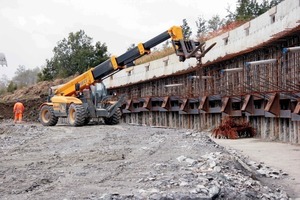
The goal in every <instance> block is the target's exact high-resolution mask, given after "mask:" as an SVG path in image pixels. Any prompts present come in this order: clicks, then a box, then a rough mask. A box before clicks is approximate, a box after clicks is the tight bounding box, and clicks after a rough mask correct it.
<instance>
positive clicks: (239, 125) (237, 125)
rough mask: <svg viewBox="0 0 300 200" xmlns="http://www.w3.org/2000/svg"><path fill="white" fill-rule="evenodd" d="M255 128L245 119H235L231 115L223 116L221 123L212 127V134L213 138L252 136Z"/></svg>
mask: <svg viewBox="0 0 300 200" xmlns="http://www.w3.org/2000/svg"><path fill="white" fill-rule="evenodd" d="M255 135H256V131H255V129H254V128H253V127H252V126H251V125H250V123H249V122H247V121H245V120H241V119H239V120H235V119H234V118H233V117H229V116H227V117H225V118H224V119H223V120H222V122H221V124H220V125H219V126H217V127H216V128H214V129H213V131H212V136H213V137H215V138H227V139H238V138H245V137H254V136H255Z"/></svg>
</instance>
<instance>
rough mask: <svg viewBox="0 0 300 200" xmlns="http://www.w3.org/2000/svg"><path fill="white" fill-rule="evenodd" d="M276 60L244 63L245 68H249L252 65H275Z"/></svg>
mask: <svg viewBox="0 0 300 200" xmlns="http://www.w3.org/2000/svg"><path fill="white" fill-rule="evenodd" d="M276 62H277V59H268V60H258V61H252V62H246V63H245V64H246V66H247V67H250V66H254V65H261V64H272V63H276Z"/></svg>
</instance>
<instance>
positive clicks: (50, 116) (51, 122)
mask: <svg viewBox="0 0 300 200" xmlns="http://www.w3.org/2000/svg"><path fill="white" fill-rule="evenodd" d="M39 120H40V122H41V123H42V124H43V125H44V126H55V125H56V124H57V121H58V117H56V116H55V115H54V110H53V107H52V106H48V105H44V106H43V107H42V108H41V110H40V113H39Z"/></svg>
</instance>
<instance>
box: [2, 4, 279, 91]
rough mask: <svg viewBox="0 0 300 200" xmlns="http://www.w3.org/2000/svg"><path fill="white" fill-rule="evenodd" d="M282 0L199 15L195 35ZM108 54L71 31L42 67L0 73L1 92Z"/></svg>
mask: <svg viewBox="0 0 300 200" xmlns="http://www.w3.org/2000/svg"><path fill="white" fill-rule="evenodd" d="M282 1H283V0H270V1H269V0H263V1H262V2H261V3H258V2H257V0H237V6H236V9H235V11H231V10H230V8H227V9H226V11H227V13H228V15H227V16H226V17H225V18H221V17H220V16H219V15H214V16H213V17H212V18H211V19H209V20H206V19H205V18H203V17H201V16H199V17H198V18H197V20H196V21H195V25H196V27H197V30H196V32H195V37H196V38H197V39H198V40H200V41H201V40H206V39H208V38H209V37H210V35H212V34H213V33H215V32H217V31H218V30H221V29H224V28H226V27H228V25H230V24H232V23H236V22H239V23H244V22H247V21H249V20H251V19H253V18H255V17H257V16H259V15H261V14H263V13H264V12H266V11H267V10H269V9H270V8H271V7H273V6H275V5H277V4H278V3H280V2H282ZM181 27H182V29H183V34H184V37H185V39H190V37H191V36H192V34H193V31H192V29H191V28H190V26H189V24H188V22H187V20H186V19H183V20H182V25H181ZM212 36H213V35H212ZM134 46H135V45H134V44H131V45H130V47H128V50H129V49H131V48H132V47H134ZM162 47H163V49H166V48H168V47H169V41H166V43H165V44H163V45H162ZM109 57H110V53H109V52H108V51H107V46H106V44H105V43H102V42H100V41H98V42H96V44H95V45H93V39H92V38H91V37H89V36H88V35H87V34H86V33H85V32H84V30H79V31H78V32H75V33H73V32H71V33H69V35H68V37H67V38H63V39H62V40H60V41H58V42H57V45H56V46H55V47H54V48H53V56H52V57H51V58H49V59H46V64H45V66H43V67H36V68H34V69H26V67H25V66H23V65H20V66H19V67H18V69H17V71H16V72H15V76H14V77H13V78H12V80H8V79H7V77H5V76H3V77H2V79H1V81H0V95H1V94H3V93H6V92H13V91H14V90H16V89H19V88H22V87H24V86H30V85H32V84H35V83H36V82H39V81H49V80H50V81H51V80H54V79H56V78H66V77H69V76H72V75H74V74H81V73H83V72H85V71H87V70H88V69H89V68H91V67H94V66H96V65H98V64H100V63H102V62H104V61H105V60H107V59H108V58H109Z"/></svg>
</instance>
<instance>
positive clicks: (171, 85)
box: [165, 83, 183, 87]
mask: <svg viewBox="0 0 300 200" xmlns="http://www.w3.org/2000/svg"><path fill="white" fill-rule="evenodd" d="M182 85H183V84H182V83H178V84H170V85H165V87H179V86H182Z"/></svg>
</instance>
